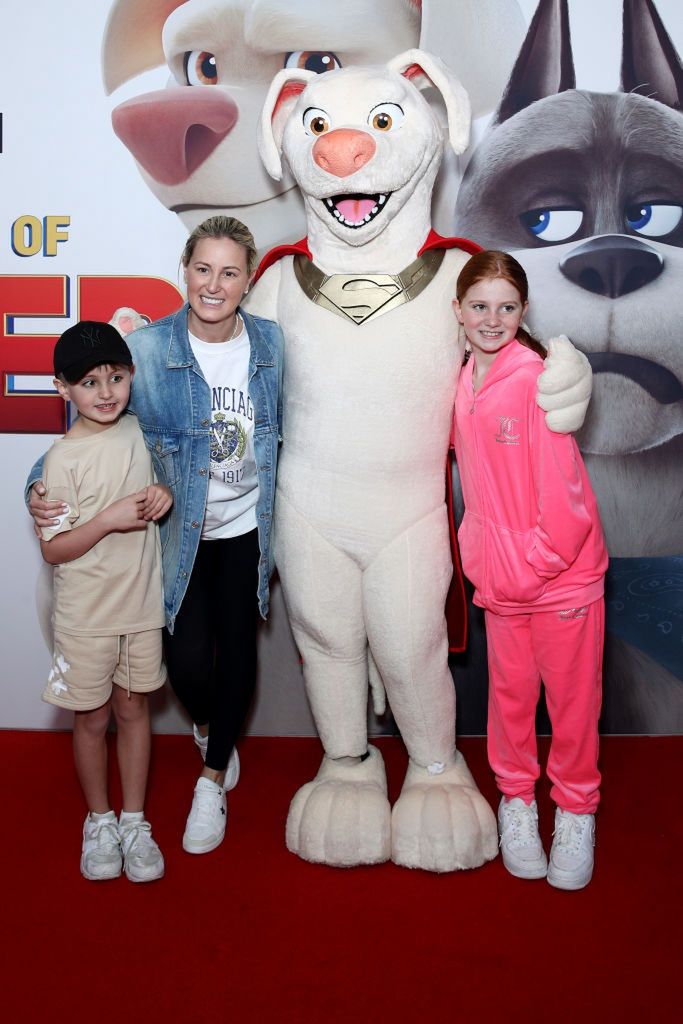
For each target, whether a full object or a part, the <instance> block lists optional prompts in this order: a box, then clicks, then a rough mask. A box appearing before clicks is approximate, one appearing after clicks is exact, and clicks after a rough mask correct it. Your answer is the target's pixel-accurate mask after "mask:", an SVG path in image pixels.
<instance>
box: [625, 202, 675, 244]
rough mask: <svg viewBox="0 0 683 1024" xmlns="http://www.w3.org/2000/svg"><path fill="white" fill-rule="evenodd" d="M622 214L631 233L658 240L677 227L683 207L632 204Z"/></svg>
mask: <svg viewBox="0 0 683 1024" xmlns="http://www.w3.org/2000/svg"><path fill="white" fill-rule="evenodd" d="M624 212H625V214H626V223H627V225H628V227H629V228H630V229H631V231H637V232H638V234H639V235H650V236H651V237H652V238H658V237H659V236H661V235H669V234H671V232H672V231H674V230H675V229H676V228H677V227H678V225H679V223H680V220H681V217H682V216H683V206H679V205H678V204H677V203H670V204H669V203H633V204H632V205H631V206H627V207H626V210H625V211H624Z"/></svg>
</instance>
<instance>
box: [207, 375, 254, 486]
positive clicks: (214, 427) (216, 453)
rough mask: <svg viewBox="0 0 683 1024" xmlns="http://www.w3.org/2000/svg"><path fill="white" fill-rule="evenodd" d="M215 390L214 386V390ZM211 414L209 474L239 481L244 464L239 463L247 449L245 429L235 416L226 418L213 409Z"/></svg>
mask: <svg viewBox="0 0 683 1024" xmlns="http://www.w3.org/2000/svg"><path fill="white" fill-rule="evenodd" d="M217 390H218V388H214V392H215V391H217ZM225 390H227V389H225ZM214 410H215V400H214ZM212 416H213V422H212V424H211V475H212V476H217V475H218V476H219V477H220V479H222V480H223V482H224V483H239V482H240V480H241V479H242V476H243V475H244V466H242V465H240V464H241V463H242V460H243V459H244V456H245V452H246V451H247V431H246V430H245V428H244V427H243V425H242V423H241V422H240V420H239V419H238V418H237V417H230V418H228V417H227V416H226V415H225V413H223V412H221V413H216V412H213V411H212Z"/></svg>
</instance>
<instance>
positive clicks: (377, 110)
mask: <svg viewBox="0 0 683 1024" xmlns="http://www.w3.org/2000/svg"><path fill="white" fill-rule="evenodd" d="M404 117H405V114H404V113H403V107H399V105H398V103H379V104H378V105H377V106H376V107H373V108H372V110H371V111H370V113H369V114H368V124H370V125H372V127H373V128H375V129H376V130H377V131H378V132H390V131H392V130H393V129H394V128H398V126H399V125H400V123H401V121H402V120H403V118H404Z"/></svg>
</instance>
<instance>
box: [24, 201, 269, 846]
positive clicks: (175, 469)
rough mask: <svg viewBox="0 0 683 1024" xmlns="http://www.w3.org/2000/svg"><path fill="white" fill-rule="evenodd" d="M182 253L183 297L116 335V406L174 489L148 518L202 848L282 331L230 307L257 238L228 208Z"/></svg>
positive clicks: (250, 585) (232, 706)
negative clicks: (158, 553) (156, 528)
mask: <svg viewBox="0 0 683 1024" xmlns="http://www.w3.org/2000/svg"><path fill="white" fill-rule="evenodd" d="M181 262H182V266H183V269H184V275H185V282H186V285H187V303H186V304H185V305H184V306H183V308H182V309H180V310H179V311H178V312H177V313H174V314H172V315H171V316H167V317H165V318H163V319H162V320H159V321H157V322H156V323H154V324H150V325H149V326H147V327H144V328H142V329H141V330H138V331H135V332H134V333H133V334H131V335H129V336H128V337H127V339H126V340H127V342H128V345H129V347H130V350H131V352H132V354H133V359H134V361H135V368H136V373H135V382H134V385H133V389H132V392H131V400H130V405H129V410H130V411H131V412H134V413H135V415H136V416H137V417H138V420H139V422H140V427H141V429H142V432H143V435H144V437H145V441H146V443H147V445H148V447H149V449H150V451H151V453H152V458H153V461H154V467H155V470H156V474H157V478H158V480H159V482H160V483H165V484H166V485H167V486H168V487H170V488H171V490H172V492H173V498H174V504H173V509H172V511H171V512H170V514H169V515H168V516H167V518H166V519H165V520H164V521H163V522H162V523H161V544H162V550H163V570H164V600H165V610H166V630H165V656H166V663H167V667H168V673H169V678H170V681H171V685H172V686H173V689H174V691H175V693H176V694H177V696H178V697H179V699H180V701H181V702H182V704H183V705H184V707H185V708H186V710H187V711H188V713H189V715H190V717H191V718H192V720H193V723H194V736H195V742H196V743H197V746H198V747H199V750H200V753H201V754H202V757H203V758H204V759H205V763H204V767H203V769H202V772H201V774H200V776H199V778H198V780H197V783H196V786H195V789H194V797H193V801H192V807H191V810H190V814H189V816H188V819H187V825H186V828H185V834H184V836H183V848H184V849H185V850H187V852H188V853H208V852H209V851H210V850H213V849H215V847H217V846H218V845H219V844H220V843H221V842H222V841H223V837H224V835H225V825H226V819H227V806H226V797H225V791H226V790H228V789H232V788H233V786H235V784H236V783H237V779H238V777H239V761H238V758H237V752H236V750H235V747H234V745H235V740H236V739H237V736H238V735H239V733H240V731H241V729H242V726H243V724H244V720H245V717H246V714H247V711H248V709H249V705H250V703H251V700H252V697H253V693H254V687H255V679H256V624H257V619H258V612H259V611H260V613H261V615H262V616H263V617H264V618H265V617H266V615H267V612H268V579H269V576H270V573H271V571H272V566H273V563H272V553H271V523H272V510H273V496H274V493H275V469H276V464H277V449H278V441H279V428H280V416H281V411H280V399H279V395H280V385H281V381H282V334H281V333H280V329H279V328H278V326H277V325H276V324H274V323H273V322H272V321H270V320H263V319H261V318H259V317H252V316H250V315H249V314H248V313H246V312H243V311H242V310H241V309H240V308H239V303H240V302H241V300H242V297H243V296H244V295H245V294H246V292H247V291H248V290H249V285H250V284H251V281H252V279H253V276H254V272H255V266H256V248H255V245H254V239H253V237H252V235H251V233H250V232H249V230H248V229H247V228H246V227H245V226H244V225H243V224H241V223H240V222H239V221H238V220H235V219H234V218H232V217H223V216H217V217H211V218H209V219H208V220H206V221H204V222H203V223H202V224H200V225H199V226H198V227H197V228H195V230H194V231H193V232H192V234H191V235H190V237H189V238H188V240H187V243H186V245H185V248H184V250H183V254H182V257H181ZM40 469H41V463H38V464H37V465H36V466H35V467H34V470H33V471H32V473H31V476H30V479H29V483H33V482H34V481H36V480H37V479H38V478H39V476H40ZM38 490H41V488H38ZM29 507H30V510H31V512H32V514H33V515H34V517H36V522H37V523H38V525H43V524H49V523H50V522H51V521H52V520H50V519H48V518H47V516H49V515H51V514H52V515H54V514H55V512H59V509H57V508H55V504H54V503H51V502H49V501H48V502H46V501H44V500H42V499H41V497H40V496H39V494H37V493H36V490H35V489H34V490H33V491H32V493H31V498H30V502H29Z"/></svg>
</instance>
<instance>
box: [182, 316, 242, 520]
mask: <svg viewBox="0 0 683 1024" xmlns="http://www.w3.org/2000/svg"><path fill="white" fill-rule="evenodd" d="M188 333H189V332H188ZM189 338H190V345H191V346H192V351H193V352H194V354H195V358H196V359H197V362H198V363H199V365H200V367H201V370H202V373H203V374H204V377H205V379H206V383H207V384H208V385H209V388H210V389H211V461H210V467H209V469H210V475H209V493H208V496H207V502H206V512H205V515H204V524H203V526H202V539H204V540H207V539H208V540H216V539H218V538H222V537H239V536H241V534H243V533H248V532H249V531H250V530H253V529H255V527H256V499H257V498H258V478H257V475H256V461H255V459H254V407H253V405H252V404H251V399H250V398H249V391H248V381H249V352H250V347H249V335H248V333H247V327H246V324H245V325H244V327H243V328H242V333H241V334H240V335H239V337H237V338H235V339H234V340H233V341H219V342H209V341H201V340H200V339H199V338H196V337H195V336H194V335H193V334H189Z"/></svg>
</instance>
